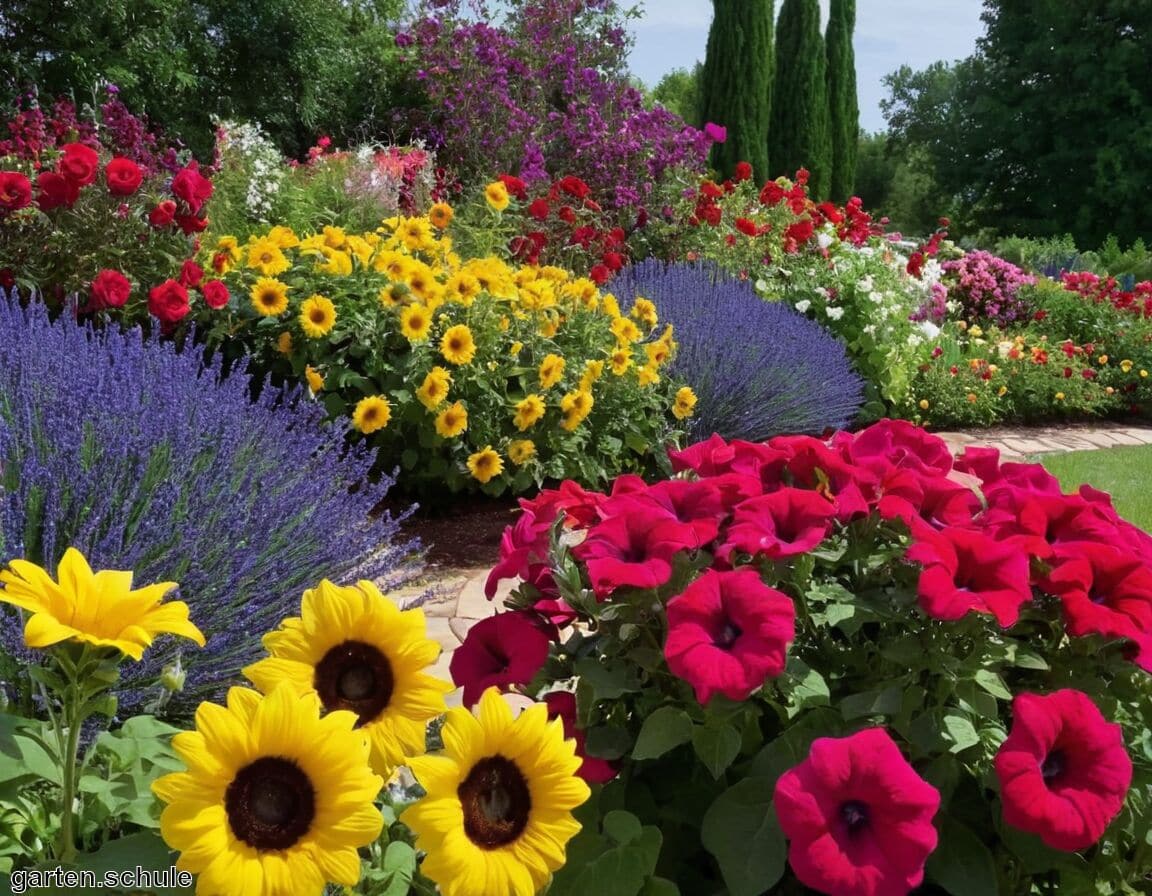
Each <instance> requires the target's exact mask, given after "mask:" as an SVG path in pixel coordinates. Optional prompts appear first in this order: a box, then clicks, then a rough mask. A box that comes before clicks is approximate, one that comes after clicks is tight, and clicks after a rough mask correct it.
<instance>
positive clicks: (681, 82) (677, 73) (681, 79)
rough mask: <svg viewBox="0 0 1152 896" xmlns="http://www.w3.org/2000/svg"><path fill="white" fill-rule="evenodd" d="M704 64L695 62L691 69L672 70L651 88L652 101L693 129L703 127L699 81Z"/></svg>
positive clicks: (702, 73)
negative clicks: (677, 116)
mask: <svg viewBox="0 0 1152 896" xmlns="http://www.w3.org/2000/svg"><path fill="white" fill-rule="evenodd" d="M703 75H704V64H703V63H701V62H697V63H696V65H695V66H694V67H693V68H692V69H691V70H689V69H686V68H674V69H672V71H670V72H668V73H667V74H666V75H664V77H662V78H661V79H660V82H659V83H658V84H657V85H656V86H655V87H653V88H652V100H653V102H657V103H659V104H660V105H661V106H663V107H664V108H665V109H667V110H668V111H669V112H671V113H673V114H674V115H679V116H680V117H681V118H683V119H684V121H685V122H687V123H688V124H690V125H691V126H692V127H694V128H702V127H704V119H703V118H701V116H700V79H701V78H702V77H703Z"/></svg>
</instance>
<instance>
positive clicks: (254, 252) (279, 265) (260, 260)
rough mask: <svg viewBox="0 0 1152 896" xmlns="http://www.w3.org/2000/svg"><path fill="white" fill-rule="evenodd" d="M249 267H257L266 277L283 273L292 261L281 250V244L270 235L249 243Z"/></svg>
mask: <svg viewBox="0 0 1152 896" xmlns="http://www.w3.org/2000/svg"><path fill="white" fill-rule="evenodd" d="M247 263H248V267H250V268H255V269H256V270H258V271H259V272H260V273H261V274H263V275H264V276H265V277H275V276H276V275H277V274H283V273H284V272H285V271H286V270H288V268H290V267H292V265H291V263H290V262H289V261H288V259H287V258H286V257H285V255H284V253H283V252H281V251H280V246H279V244H278V243H277V242H276V241H275V240H273V239H270V238H269V237H266V236H262V237H258V238H256V239H254V240H251V241H250V242H249V243H248V262H247Z"/></svg>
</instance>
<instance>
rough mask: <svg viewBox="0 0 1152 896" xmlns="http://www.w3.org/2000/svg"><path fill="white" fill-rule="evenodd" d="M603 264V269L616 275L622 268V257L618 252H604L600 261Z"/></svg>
mask: <svg viewBox="0 0 1152 896" xmlns="http://www.w3.org/2000/svg"><path fill="white" fill-rule="evenodd" d="M600 260H601V261H602V262H604V267H606V268H608V270H610V271H612V273H616V272H617V271H619V270H620V268H622V267H624V256H623V255H621V254H620V253H619V252H605V253H604V256H603V257H602V258H601V259H600Z"/></svg>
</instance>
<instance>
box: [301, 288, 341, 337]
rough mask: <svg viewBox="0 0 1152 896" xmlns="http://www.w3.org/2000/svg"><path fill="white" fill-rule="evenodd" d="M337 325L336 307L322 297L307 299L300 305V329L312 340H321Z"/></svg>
mask: <svg viewBox="0 0 1152 896" xmlns="http://www.w3.org/2000/svg"><path fill="white" fill-rule="evenodd" d="M335 324H336V306H335V305H333V304H332V300H331V299H329V298H325V297H324V296H322V295H319V294H317V295H313V296H309V297H308V298H306V299H305V300H304V302H303V304H301V305H300V327H301V329H303V330H304V335H305V336H307V337H309V338H310V339H319V338H320V337H321V336H327V335H328V334H329V333H331V332H332V327H333V326H335Z"/></svg>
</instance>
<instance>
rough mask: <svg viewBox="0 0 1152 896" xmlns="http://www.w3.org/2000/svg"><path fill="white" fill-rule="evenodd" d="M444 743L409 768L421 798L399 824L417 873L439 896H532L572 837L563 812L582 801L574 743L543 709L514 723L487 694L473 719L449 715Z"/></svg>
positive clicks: (455, 712)
mask: <svg viewBox="0 0 1152 896" xmlns="http://www.w3.org/2000/svg"><path fill="white" fill-rule="evenodd" d="M444 745H445V749H444V752H443V754H441V755H431V756H419V757H416V758H414V759H412V760H410V762H409V765H410V767H411V769H412V772H413V774H414V775H415V776H416V778H417V780H418V781H419V782H420V785H421V786H422V787H423V788H424V789H425V790H426V791H427V796H425V797H424V798H423V799H421V800H420V801H419V802H417V803H416V804H415V805H413V806H411V807H410V808H409V809H407V810H405V812H404V813H403V815H402V816H401V821H403V822H404V824H406V825H408V827H410V828H411V829H412V830H413V831H414V832H415V834H416V838H417V839H416V847H417V849H421V850H424V851H426V852H427V854H428V857H427V858H426V859H425V860H424V863H423V865H421V871H422V872H423V873H424V874H427V875H428V876H429V877H430V878H432V880H434V881H435V882H436V883H437V884H438V885H439V887H440V892H441V893H443V894H444V896H474V894H479V893H485V894H488V893H491V894H497V893H499V894H500V896H535V894H536V893H538V892H540V890H541V889H543V888H544V885H545V884H546V883H547V882H548V879H549V877H550V876H551V874H552V872H554V871H556V870H557V869H558V868H560V867H561V866H562V865H563V864H564V852H565V847H566V846H567V843H568V841H569V840H570V839H572V837H573V836H575V835H576V833H577V832H578V831H579V830H580V824H579V822H577V821H576V820H575V819H574V818H573V817H572V810H573V809H575V808H577V807H578V806H580V805H581V804H582V803H583V802H584V801H585V800H587V799H588V797H589V795H590V791H589V789H588V785H587V784H585V783H584V781H583V780H581V779H580V778H579V777H578V776H577V775H576V770H577V769H578V768H579V767H580V757H578V756H576V754H575V743H574V742H573V741H571V740H565V739H564V731H563V727H562V725H561V722H560V720H559V719H554V720H553V721H551V722H549V721H548V711H547V708H546V707H545V706H544V705H543V704H542V703H537V704H535V705H534V706H530V707H529V708H528V709H526V710H524V712H522V713H521V714H520V715H519V716H518V717H517V718H515V719H514V718H513V717H512V710H511V707H509V706H508V704H507V703H505V702H504V700H503V699H501V697H500V695H499V693H497V691H496V689H495V688H489V689H488V690H487V691H485V692H484V695H483V696H482V697H481V698H480V708H479V717H476V716H473V715H472V714H471V713H470V712H468V710H466V709H463V708H457V709H452V710H450V711H449V713H448V720H447V722H446V723H445V725H444Z"/></svg>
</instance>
